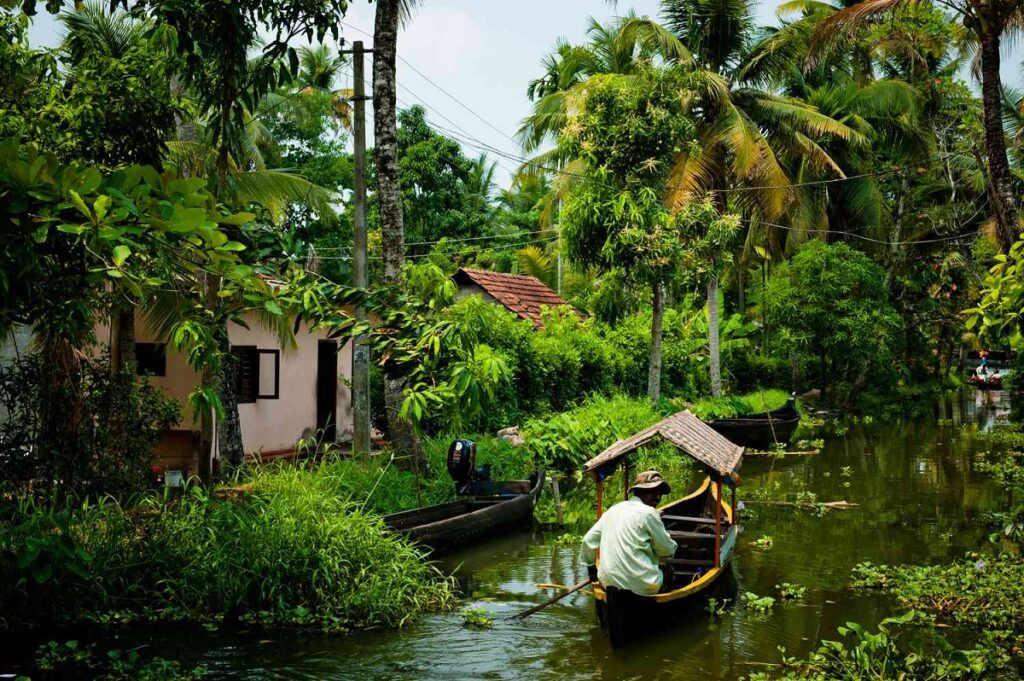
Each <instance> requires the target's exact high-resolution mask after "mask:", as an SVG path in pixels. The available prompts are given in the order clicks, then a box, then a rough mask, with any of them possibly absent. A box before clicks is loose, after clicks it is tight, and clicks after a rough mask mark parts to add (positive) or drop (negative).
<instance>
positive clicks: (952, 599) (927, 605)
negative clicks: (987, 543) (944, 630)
mask: <svg viewBox="0 0 1024 681" xmlns="http://www.w3.org/2000/svg"><path fill="white" fill-rule="evenodd" d="M1022 578H1024V563H1021V561H1020V559H1019V558H1017V557H1015V556H1010V555H1003V556H994V555H978V554H975V555H972V556H970V557H969V558H967V559H964V560H961V561H957V562H954V563H950V564H948V565H931V566H918V565H899V566H893V567H890V566H887V565H879V566H876V565H872V564H870V563H862V564H860V565H858V566H857V568H856V569H855V570H854V573H853V583H854V586H857V587H860V588H878V589H885V590H886V591H889V592H891V593H892V594H893V595H895V596H896V598H897V599H898V600H899V602H900V604H901V605H903V606H905V607H907V608H911V609H914V610H918V611H921V612H922V613H925V614H927V615H928V616H930V617H934V618H935V619H937V620H938V621H941V622H946V623H955V624H963V625H969V626H971V627H974V628H976V629H979V630H982V631H987V632H991V633H992V634H993V635H994V636H995V637H996V638H998V639H1000V640H1004V641H1010V642H1011V643H1016V642H1019V641H1020V637H1021V636H1022V635H1024V593H1022V590H1024V579H1022Z"/></svg>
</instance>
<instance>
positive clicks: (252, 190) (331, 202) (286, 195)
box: [226, 170, 342, 224]
mask: <svg viewBox="0 0 1024 681" xmlns="http://www.w3.org/2000/svg"><path fill="white" fill-rule="evenodd" d="M226 191H227V193H228V196H227V199H228V200H229V201H230V202H232V203H234V204H236V205H246V204H252V203H254V204H257V205H260V206H263V207H264V208H266V209H267V211H269V212H270V214H271V216H272V218H273V220H274V221H275V222H280V221H281V220H282V219H283V218H284V216H285V213H286V211H287V209H288V206H289V205H291V204H300V205H303V206H307V207H309V209H310V210H312V211H313V212H315V213H316V214H317V216H318V217H319V218H320V219H321V220H323V221H325V222H326V223H328V224H332V223H334V221H335V220H337V217H338V214H337V209H338V207H340V205H341V203H342V200H341V196H339V195H338V194H337V193H335V192H332V191H331V190H329V189H325V188H323V187H320V186H319V185H316V184H313V183H312V182H310V181H309V180H307V179H305V178H304V177H300V176H299V175H294V174H292V173H290V172H288V171H286V170H259V171H250V172H242V173H236V174H233V175H231V176H230V177H229V178H228V186H227V189H226Z"/></svg>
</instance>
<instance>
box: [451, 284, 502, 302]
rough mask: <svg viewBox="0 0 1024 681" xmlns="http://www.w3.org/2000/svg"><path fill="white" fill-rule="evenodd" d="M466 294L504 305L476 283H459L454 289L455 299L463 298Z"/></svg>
mask: <svg viewBox="0 0 1024 681" xmlns="http://www.w3.org/2000/svg"><path fill="white" fill-rule="evenodd" d="M466 296H480V297H481V298H483V299H484V300H486V301H487V302H488V303H494V304H495V305H501V306H502V307H505V306H504V305H502V304H501V303H500V302H498V299H497V298H495V297H494V296H492V295H491V294H490V293H488V292H487V291H485V290H484V288H483V287H482V286H479V285H478V284H459V288H458V289H457V290H456V291H455V298H456V300H457V299H459V298H465V297H466Z"/></svg>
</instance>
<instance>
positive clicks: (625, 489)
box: [622, 458, 629, 500]
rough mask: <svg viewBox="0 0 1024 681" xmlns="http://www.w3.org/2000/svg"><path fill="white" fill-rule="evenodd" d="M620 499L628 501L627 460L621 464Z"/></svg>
mask: <svg viewBox="0 0 1024 681" xmlns="http://www.w3.org/2000/svg"><path fill="white" fill-rule="evenodd" d="M622 498H623V500H627V499H629V459H628V458H627V459H626V460H625V462H623V464H622Z"/></svg>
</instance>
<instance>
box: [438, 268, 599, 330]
mask: <svg viewBox="0 0 1024 681" xmlns="http://www.w3.org/2000/svg"><path fill="white" fill-rule="evenodd" d="M455 281H456V283H458V284H466V283H469V282H471V283H473V284H476V285H477V286H479V287H480V288H482V289H483V290H485V291H487V293H489V294H490V295H491V296H493V297H494V299H495V300H497V301H498V302H499V303H501V304H502V305H503V306H505V308H507V309H508V310H509V311H511V312H514V313H515V314H517V315H519V317H521V318H523V319H525V320H527V321H529V322H531V323H532V324H533V326H534V327H535V328H538V329H539V328H541V327H543V326H544V323H543V322H542V321H541V318H540V311H541V306H545V307H558V306H559V305H568V304H569V303H567V302H566V301H565V299H564V298H562V297H561V296H560V295H558V294H557V293H555V292H554V291H552V290H551V289H550V288H548V287H547V286H545V285H544V283H543V282H541V280H540V279H537V277H528V276H524V275H520V274H505V273H504V272H488V271H487V270H473V269H469V268H466V267H463V268H462V269H460V270H459V271H458V272H456V273H455ZM573 309H574V311H575V312H576V314H578V315H580V316H581V317H582V316H583V315H582V314H581V313H580V312H579V311H578V310H575V308H573Z"/></svg>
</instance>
